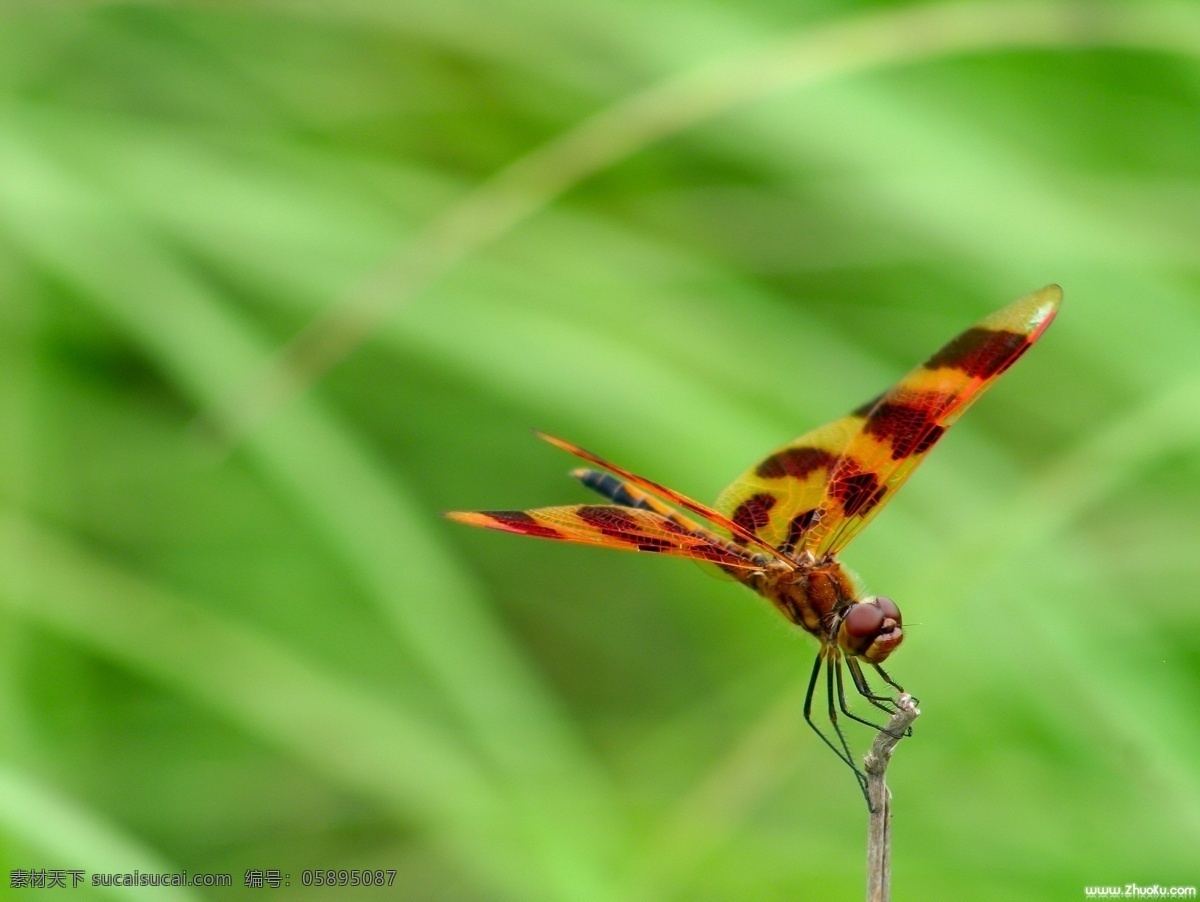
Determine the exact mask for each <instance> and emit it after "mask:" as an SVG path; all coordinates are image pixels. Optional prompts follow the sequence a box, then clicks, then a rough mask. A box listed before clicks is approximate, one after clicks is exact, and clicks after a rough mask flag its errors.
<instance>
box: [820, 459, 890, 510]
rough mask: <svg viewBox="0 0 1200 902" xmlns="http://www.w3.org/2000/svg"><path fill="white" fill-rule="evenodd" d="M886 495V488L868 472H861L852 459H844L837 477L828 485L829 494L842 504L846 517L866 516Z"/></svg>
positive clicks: (860, 468)
mask: <svg viewBox="0 0 1200 902" xmlns="http://www.w3.org/2000/svg"><path fill="white" fill-rule="evenodd" d="M886 493H887V486H885V485H881V484H880V482H879V478H878V477H877V476H876V475H875V474H874V473H872V472H870V471H869V470H863V469H862V467H860V466H859V465H858V462H857V461H855V460H854V459H853V458H850V457H846V458H843V459H842V462H841V463H840V464H839V465H838V471H837V475H836V476H835V477H834V479H833V481H832V482H831V483H830V484H829V494H830V495H832V496H833V497H834V498H837V499H838V500H839V501H841V502H842V510H844V511H845V513H846V516H847V517H853V516H854V515H855V514H862V515H864V516H865V515H866V514H867V513H869V512H870V510H871V508H873V507H875V505H877V504H878V503H879V502H880V501H882V500H883V496H884V495H885V494H886Z"/></svg>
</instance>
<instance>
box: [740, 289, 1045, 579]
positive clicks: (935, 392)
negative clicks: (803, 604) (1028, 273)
mask: <svg viewBox="0 0 1200 902" xmlns="http://www.w3.org/2000/svg"><path fill="white" fill-rule="evenodd" d="M1061 300H1062V290H1061V289H1060V288H1059V287H1058V286H1057V285H1049V286H1047V287H1046V288H1043V289H1041V290H1040V291H1035V292H1033V293H1031V294H1028V295H1026V296H1025V297H1023V298H1021V299H1020V300H1017V301H1014V302H1013V303H1012V304H1009V305H1008V306H1007V307H1004V308H1003V309H1001V310H999V311H997V312H996V313H993V314H992V315H991V316H988V317H986V318H984V319H983V320H981V321H980V322H979V323H977V324H976V325H975V326H973V327H972V328H970V329H968V330H967V331H965V332H963V333H962V334H961V335H959V336H958V337H957V338H955V339H954V340H953V341H951V342H950V343H949V344H947V345H946V346H945V347H944V348H942V349H941V350H940V351H938V352H937V353H936V354H934V355H933V356H932V357H930V358H929V360H927V361H926V362H925V363H924V364H922V365H921V366H919V367H917V368H916V369H915V370H913V371H912V372H910V373H909V374H908V375H907V376H905V377H904V378H903V379H901V380H900V381H899V382H898V383H896V385H895V386H894V387H893V388H892V389H891V390H890V391H888V392H886V393H884V394H883V395H880V396H879V397H878V398H876V399H874V400H873V401H870V402H868V403H867V404H864V405H863V406H862V407H860V408H858V409H857V410H855V411H854V412H853V413H851V414H849V415H848V416H845V417H842V418H841V419H840V420H835V421H834V422H832V423H830V424H828V425H826V426H822V427H820V428H819V429H816V430H814V431H812V432H809V433H807V434H806V435H803V436H801V437H800V438H798V439H796V440H795V441H793V442H791V443H790V444H788V445H786V446H784V447H783V448H780V449H779V450H778V451H776V452H774V453H773V454H771V455H770V456H768V457H767V458H765V459H764V460H762V461H761V462H760V463H758V464H756V465H755V466H754V467H752V468H751V469H750V470H748V471H747V472H746V473H744V474H742V476H741V477H739V478H738V480H737V481H735V482H734V483H733V484H732V485H731V486H730V487H729V488H728V489H726V490H725V491H724V492H723V493H722V494H721V497H720V499H718V501H717V508H718V509H719V510H721V511H723V512H726V513H728V514H729V515H730V516H731V517H732V519H733V520H734V521H735V522H738V523H740V524H741V525H742V527H743V529H746V530H748V531H753V533H754V534H755V535H756V536H757V537H759V538H761V539H763V540H765V541H767V542H769V543H770V544H772V545H774V546H776V547H778V548H780V550H782V551H784V552H785V553H791V552H792V551H793V550H807V551H810V552H812V553H813V554H814V555H816V556H818V557H819V556H821V555H824V554H836V553H837V552H838V551H840V550H841V549H842V548H844V547H845V546H846V545H847V544H848V543H849V541H850V540H851V539H852V538H854V536H856V535H857V534H858V533H859V531H860V530H861V529H862V528H863V527H864V526H866V524H867V523H869V522H870V521H871V519H872V518H874V517H875V515H876V514H878V513H879V511H880V510H882V509H883V507H884V506H885V505H886V504H887V503H888V501H890V500H891V498H892V496H893V495H894V494H895V493H896V490H897V489H899V487H900V486H901V485H903V483H904V481H905V480H906V479H908V477H909V476H910V475H911V474H912V472H913V470H914V469H916V467H917V465H918V464H919V463H920V462H921V461H922V460H924V459H925V456H926V455H927V454H928V453H929V450H930V449H931V448H932V447H933V446H934V444H935V443H936V442H937V441H938V439H940V438H941V437H942V435H944V434H945V432H946V430H947V429H948V428H950V426H951V425H952V424H953V423H954V421H955V420H957V419H958V418H959V417H960V416H961V415H962V414H963V412H964V411H965V410H966V409H967V408H968V407H969V406H970V405H971V404H972V403H973V402H974V401H975V400H976V399H977V398H978V397H979V396H980V395H981V394H983V392H984V391H986V390H987V389H988V387H989V386H991V385H992V383H993V382H995V381H996V379H997V378H999V377H1000V375H1001V374H1003V373H1004V371H1005V370H1007V369H1008V368H1009V367H1010V366H1012V364H1013V363H1015V362H1016V360H1017V359H1018V358H1019V357H1020V356H1021V355H1022V354H1024V353H1025V352H1026V351H1027V350H1029V348H1030V347H1031V346H1032V345H1033V344H1034V342H1036V341H1037V340H1038V338H1039V337H1040V336H1041V335H1042V333H1043V332H1044V331H1045V330H1046V328H1047V327H1048V326H1049V325H1050V323H1051V321H1052V320H1053V319H1054V315H1055V314H1056V313H1057V311H1058V306H1059V303H1060V302H1061Z"/></svg>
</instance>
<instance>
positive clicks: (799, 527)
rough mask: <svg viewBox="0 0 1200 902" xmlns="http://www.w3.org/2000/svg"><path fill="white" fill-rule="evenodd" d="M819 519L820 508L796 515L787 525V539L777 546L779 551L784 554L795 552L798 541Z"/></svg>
mask: <svg viewBox="0 0 1200 902" xmlns="http://www.w3.org/2000/svg"><path fill="white" fill-rule="evenodd" d="M820 519H821V510H820V508H812V509H811V510H806V511H805V512H804V513H802V514H796V516H794V517H792V519H791V521H790V522H789V523H788V533H787V538H786V539H784V540H783V544H782V545H780V546H779V550H780V551H782V552H783V553H784V554H791V553H792V552H793V551H795V550H796V546H797V545H799V544H800V539H801V538H802V537H803V536H804V534H805V533H806V532H808V531H809V530H810V529H811V528H812V525H813V524H814V523H816V522H817V521H818V520H820Z"/></svg>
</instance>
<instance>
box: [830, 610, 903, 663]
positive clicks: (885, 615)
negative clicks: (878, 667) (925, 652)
mask: <svg viewBox="0 0 1200 902" xmlns="http://www.w3.org/2000/svg"><path fill="white" fill-rule="evenodd" d="M901 622H902V621H901V618H900V609H899V608H898V607H896V602H894V601H892V600H891V599H890V598H888V597H887V596H886V595H878V596H876V597H874V598H867V599H865V600H863V601H859V602H856V603H855V604H852V605H850V607H848V608H847V609H846V612H845V614H843V615H842V620H841V623H839V624H838V631H837V637H838V645H840V646H841V647H842V648H843V649H844V650H845V651H846V652H847V653H848V654H852V655H856V656H857V657H860V658H862V659H863V660H864V661H866V662H867V663H869V664H882V663H883V661H884V659H885V658H886V657H887V656H888V655H890V654H891V653H892V652H893V651H895V650H896V647H897V646H898V645H899V644H900V643H901V641H903V639H904V630H903V629H902V627H901Z"/></svg>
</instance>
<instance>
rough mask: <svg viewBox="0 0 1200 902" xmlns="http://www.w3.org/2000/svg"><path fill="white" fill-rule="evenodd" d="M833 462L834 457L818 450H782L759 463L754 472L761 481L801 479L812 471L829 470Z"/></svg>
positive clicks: (835, 458)
mask: <svg viewBox="0 0 1200 902" xmlns="http://www.w3.org/2000/svg"><path fill="white" fill-rule="evenodd" d="M835 460H837V457H836V456H835V455H833V454H830V453H829V452H828V451H823V450H821V449H820V448H807V447H806V448H784V449H783V450H782V451H777V452H775V453H774V454H772V455H771V456H770V457H768V458H767V459H766V460H764V461H763V462H762V463H760V464H759V465H758V469H756V470H755V471H754V472H755V473H756V474H757V475H759V476H761V477H762V478H763V479H782V478H783V477H785V476H790V477H792V478H793V479H803V478H804V477H806V476H807V475H808V474H809V473H811V472H813V471H814V470H820V469H822V468H825V469H828V468H830V467H831V466H832V465H833V463H834V461H835Z"/></svg>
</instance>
